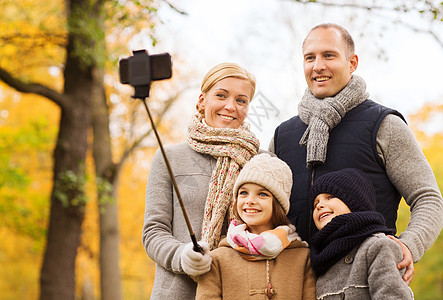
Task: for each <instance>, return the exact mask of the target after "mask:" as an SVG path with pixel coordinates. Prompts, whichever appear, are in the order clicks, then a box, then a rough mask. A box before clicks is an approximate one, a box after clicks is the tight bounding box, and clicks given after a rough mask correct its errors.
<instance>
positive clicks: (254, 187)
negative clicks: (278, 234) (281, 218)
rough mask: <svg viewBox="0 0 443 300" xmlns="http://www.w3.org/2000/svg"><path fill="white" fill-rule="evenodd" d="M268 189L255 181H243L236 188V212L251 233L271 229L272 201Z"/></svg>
mask: <svg viewBox="0 0 443 300" xmlns="http://www.w3.org/2000/svg"><path fill="white" fill-rule="evenodd" d="M273 200H274V196H273V195H272V194H271V192H270V191H269V190H267V189H266V188H264V187H262V186H261V185H258V184H255V183H245V184H243V185H242V186H241V187H240V188H239V190H238V196H237V212H238V215H239V216H240V218H241V219H242V220H243V222H245V223H246V224H247V225H248V228H249V231H250V232H251V233H255V234H260V233H262V232H263V231H266V230H271V229H273V225H272V221H271V219H272V213H273V211H272V203H273Z"/></svg>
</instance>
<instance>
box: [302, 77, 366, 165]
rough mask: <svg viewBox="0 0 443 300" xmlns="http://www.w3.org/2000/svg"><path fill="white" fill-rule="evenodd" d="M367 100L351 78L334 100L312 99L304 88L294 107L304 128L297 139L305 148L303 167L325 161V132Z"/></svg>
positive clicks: (363, 86) (358, 82)
mask: <svg viewBox="0 0 443 300" xmlns="http://www.w3.org/2000/svg"><path fill="white" fill-rule="evenodd" d="M368 97H369V94H368V93H366V83H365V81H364V80H363V79H362V78H361V77H360V76H357V75H353V76H352V78H351V80H350V81H349V83H348V84H347V85H346V86H345V87H344V88H343V89H342V90H341V91H340V92H339V93H338V94H337V95H335V96H334V97H326V98H324V99H318V98H316V97H315V96H314V95H313V94H312V92H311V90H310V89H309V88H308V89H306V91H305V94H304V96H303V98H302V101H301V102H300V104H299V105H298V114H299V116H300V119H301V120H302V121H303V123H305V124H306V125H308V128H307V129H306V131H305V133H304V134H303V136H302V138H301V139H300V142H299V143H300V145H301V146H304V147H306V148H307V155H306V164H307V166H308V167H309V166H310V165H312V164H313V163H316V162H321V163H324V162H325V161H326V151H327V146H328V140H329V131H331V130H332V129H333V128H334V127H335V126H337V125H338V124H339V123H340V121H341V119H342V118H343V117H344V116H345V115H346V113H347V112H349V111H351V110H352V109H353V108H355V107H356V106H358V105H359V104H361V103H362V102H363V101H365V100H366V99H367V98H368Z"/></svg>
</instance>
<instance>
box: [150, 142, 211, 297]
mask: <svg viewBox="0 0 443 300" xmlns="http://www.w3.org/2000/svg"><path fill="white" fill-rule="evenodd" d="M165 151H166V155H167V157H168V159H169V161H170V164H171V167H172V170H173V173H174V176H175V179H176V181H177V184H178V187H179V190H180V194H181V196H182V198H183V202H184V204H185V207H186V210H187V213H188V215H189V219H190V222H191V224H192V227H193V230H194V233H195V236H196V238H197V240H200V239H201V229H202V222H203V214H204V208H205V202H206V196H207V194H208V189H209V181H210V179H211V174H212V170H213V169H214V168H215V165H216V159H215V158H214V157H212V156H210V155H207V154H201V153H198V152H196V151H194V150H192V149H191V147H190V146H189V145H188V144H187V143H183V144H178V145H173V146H167V147H165ZM142 240H143V245H144V246H145V249H146V253H147V254H148V256H149V257H150V258H151V259H152V260H153V261H154V262H155V263H156V269H155V280H154V286H153V288H152V293H151V298H150V299H162V300H163V299H194V297H195V291H196V288H197V284H196V283H195V282H194V280H192V279H191V278H190V277H189V276H188V275H186V274H185V273H184V271H183V268H182V267H181V264H180V255H181V253H182V251H183V248H184V246H185V245H186V243H189V242H191V239H190V236H189V233H188V230H187V227H186V222H185V219H184V217H183V214H182V211H181V208H180V204H179V202H178V199H177V196H176V194H175V193H174V194H173V193H172V183H171V180H170V178H169V174H168V172H167V169H166V165H165V163H164V160H163V156H162V153H161V152H160V151H159V150H157V152H156V153H155V155H154V158H153V160H152V164H151V168H150V171H149V176H148V182H147V188H146V199H145V216H144V225H143V236H142Z"/></svg>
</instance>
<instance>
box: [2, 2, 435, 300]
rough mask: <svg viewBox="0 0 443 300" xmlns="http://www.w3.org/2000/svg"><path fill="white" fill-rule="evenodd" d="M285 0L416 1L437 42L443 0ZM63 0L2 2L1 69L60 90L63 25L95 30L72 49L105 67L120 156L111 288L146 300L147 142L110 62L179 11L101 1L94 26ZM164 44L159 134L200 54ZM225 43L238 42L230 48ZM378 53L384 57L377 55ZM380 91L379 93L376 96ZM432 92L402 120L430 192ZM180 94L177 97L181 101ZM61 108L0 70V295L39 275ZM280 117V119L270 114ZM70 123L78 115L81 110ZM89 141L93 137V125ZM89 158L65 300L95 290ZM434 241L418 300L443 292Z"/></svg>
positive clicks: (166, 130)
mask: <svg viewBox="0 0 443 300" xmlns="http://www.w3.org/2000/svg"><path fill="white" fill-rule="evenodd" d="M71 2H74V3H75V2H76V1H71ZM99 2H100V1H97V3H99ZM289 2H293V4H294V5H299V11H300V14H301V15H303V13H304V12H305V9H306V10H307V9H308V8H309V7H310V6H309V5H319V6H322V7H324V8H325V9H326V10H328V9H332V8H331V7H335V8H339V9H342V8H346V7H347V8H349V9H350V10H351V12H352V11H353V10H356V11H358V10H360V9H364V10H365V9H366V10H367V11H368V12H369V13H372V12H373V11H380V10H381V11H383V10H390V13H394V14H406V13H409V12H411V11H412V10H416V12H417V13H418V14H420V15H421V16H422V17H423V18H425V19H426V21H425V22H429V24H430V26H429V31H427V33H425V34H429V35H430V36H434V38H435V40H436V43H437V44H438V43H440V45H441V41H439V36H438V35H436V36H435V32H434V31H432V29H433V28H434V26H435V25H434V24H435V22H440V23H441V21H442V20H441V8H442V6H443V4H441V3H438V2H436V1H421V0H418V1H407V0H405V1H392V2H391V4H392V5H391V6H390V7H388V8H382V6H381V4H380V3H381V2H380V1H369V0H368V1H365V2H364V3H365V4H364V5H362V4H361V3H360V2H359V4H357V2H355V1H331V2H325V1H289ZM64 3H65V2H63V1H58V0H57V1H49V2H48V1H42V0H32V1H31V0H26V1H19V2H17V1H12V0H0V6H1V7H2V8H1V9H0V45H1V47H0V71H2V70H7V71H8V72H9V73H10V74H13V75H14V76H16V78H18V79H19V80H20V81H21V82H22V83H23V84H32V83H38V84H41V85H44V86H47V87H50V88H51V89H53V90H54V91H60V92H61V91H63V87H64V83H65V82H64V77H63V75H62V73H63V71H64V62H65V58H66V45H67V40H66V39H67V33H68V32H70V31H71V30H72V28H73V27H75V26H77V27H78V28H80V29H81V31H82V34H88V35H89V36H92V37H95V38H96V39H97V40H99V39H102V38H103V39H105V41H106V49H104V48H103V49H101V48H100V49H97V48H96V47H95V48H94V47H92V48H87V47H84V48H82V47H80V48H79V49H80V50H81V49H83V50H84V52H82V53H81V54H80V55H83V56H85V57H92V58H95V59H96V61H97V64H98V65H100V66H101V67H102V69H103V70H104V74H103V76H102V79H103V82H104V87H105V93H106V101H107V104H108V106H109V117H110V122H109V128H110V134H111V138H112V154H113V158H114V161H117V162H121V165H120V168H121V169H120V170H119V172H120V173H119V181H118V185H116V191H115V194H114V198H115V199H114V201H115V202H113V204H115V205H116V207H117V210H118V219H117V222H118V229H119V243H118V248H119V249H120V257H119V261H118V265H119V268H120V274H121V275H120V277H121V287H122V295H121V297H122V298H123V299H148V298H149V294H150V290H151V287H152V284H153V279H154V274H155V270H154V269H155V266H154V263H153V262H152V261H151V260H150V259H149V258H148V256H147V255H146V253H145V250H144V248H143V246H142V243H141V229H142V224H143V211H144V193H145V185H146V180H147V176H148V172H149V165H150V161H151V159H152V156H153V153H154V151H155V149H156V148H157V143H156V141H155V139H154V138H153V137H152V136H151V132H150V130H149V128H150V126H149V124H148V123H147V120H146V113H145V112H144V111H143V108H142V107H140V105H139V103H137V102H136V101H133V100H130V97H129V96H130V94H131V90H130V89H129V88H128V87H124V86H122V85H120V84H119V82H118V73H117V61H118V59H119V58H120V57H121V56H122V55H125V56H128V55H129V54H130V50H132V49H134V48H135V47H136V45H142V46H144V47H145V48H149V49H153V50H154V51H155V52H159V51H164V50H165V49H164V48H162V47H165V45H168V43H166V42H165V41H168V40H174V39H176V38H177V39H178V38H179V37H178V36H177V37H173V36H163V35H162V34H161V32H162V30H161V29H162V28H164V27H167V26H168V24H167V21H169V20H170V19H168V18H165V19H162V18H161V13H158V9H159V8H160V7H165V6H166V7H168V8H169V9H170V10H172V11H173V14H172V18H178V17H180V18H183V19H182V20H186V11H183V10H181V9H179V8H178V7H177V6H178V4H179V1H175V2H174V1H129V0H128V1H126V0H120V1H103V2H102V3H105V5H104V9H105V11H106V14H105V15H106V18H105V25H106V26H105V30H104V31H103V32H101V31H99V30H97V28H96V27H95V25H94V24H90V23H88V22H86V21H87V20H89V21H91V19H86V18H85V19H83V18H82V17H81V16H80V17H78V19H76V20H77V21H78V23H76V24H74V25H73V24H68V22H67V20H66V11H67V9H66V7H65V4H64ZM91 3H95V1H91ZM267 3H268V4H269V5H270V4H271V2H267ZM393 3H395V5H398V6H395V5H394V4H393ZM249 5H251V4H250V3H249ZM365 5H366V6H365ZM359 6H361V7H359ZM368 8H370V9H368ZM263 9H265V8H263ZM357 15H358V13H351V16H354V17H353V18H354V19H355V18H356V16H357ZM220 18H221V19H220V20H219V22H222V16H221V17H220ZM165 20H167V21H165ZM82 21H84V22H82ZM214 21H215V22H217V20H214ZM386 22H394V20H388V21H386ZM288 26H289V27H290V25H288ZM356 26H357V25H356ZM409 26H411V25H410V24H409ZM77 27H76V28H77ZM437 28H439V27H437ZM80 29H78V30H80ZM88 29H90V30H89V31H88ZM85 32H86V33H85ZM421 32H423V30H422V31H421ZM362 35H363V38H365V37H366V36H364V34H363V33H362ZM105 37H106V38H105ZM360 38H362V37H360ZM373 38H374V37H373V36H369V33H368V36H367V39H368V40H369V41H372V40H373ZM140 41H142V42H140ZM297 43H301V40H300V39H298V40H297ZM215 46H217V45H215ZM240 46H241V45H240ZM442 48H443V46H442ZM105 50H106V51H105ZM173 51H174V53H173V57H174V77H173V79H172V80H171V81H169V82H164V83H156V84H155V85H154V89H153V91H152V95H151V99H150V105H151V107H152V108H153V111H154V113H155V115H156V116H157V117H158V120H162V122H161V123H160V124H159V131H160V134H161V135H162V138H163V140H164V143H166V144H167V143H176V142H179V141H183V140H184V139H185V136H184V132H185V130H183V128H182V127H183V126H181V127H180V124H181V123H180V122H183V119H186V120H187V119H188V117H189V116H190V114H191V113H192V111H193V109H194V104H193V103H195V101H196V99H197V97H198V88H196V86H198V83H199V81H200V80H201V78H200V77H201V76H200V74H202V71H201V70H199V69H198V68H197V66H196V65H198V63H199V62H195V61H191V62H186V58H184V55H183V54H180V51H179V49H173ZM195 51H198V49H195ZM231 51H236V52H241V51H243V50H241V47H237V48H232V49H231ZM200 55H202V56H204V55H207V56H211V53H209V52H204V53H201V54H200ZM377 55H378V54H377ZM377 55H376V56H377ZM234 56H235V55H234ZM244 56H247V55H244ZM420 56H422V55H421V54H420ZM236 57H237V56H236ZM215 59H216V60H217V59H218V58H215ZM249 59H250V57H246V58H245V61H248V60H249ZM382 62H383V59H381V60H380V64H381V63H382ZM200 63H201V62H200ZM436 63H440V64H441V62H436ZM193 67H195V69H193ZM210 67H212V65H206V64H204V66H203V69H204V71H206V70H207V69H209V68H210ZM430 67H432V66H431V65H430ZM294 72H301V70H299V69H297V70H294ZM0 75H1V74H0ZM196 75H198V76H196ZM265 85H266V81H265V82H263V81H262V82H259V86H258V90H264V89H265V88H264V86H265ZM301 85H304V84H301ZM368 88H369V90H370V89H371V87H368ZM189 91H191V93H190V92H189ZM379 96H380V97H381V98H383V95H379ZM442 97H443V94H442V95H441V96H440V97H439V98H438V99H424V101H423V102H422V104H420V107H419V109H417V110H416V111H414V112H413V113H409V114H408V115H407V119H408V121H409V125H410V127H411V129H412V130H413V132H414V134H415V136H416V137H417V139H418V141H419V143H420V144H421V146H422V149H423V152H424V154H425V155H426V157H427V158H428V161H429V163H430V164H431V166H432V168H433V170H434V173H435V176H436V178H437V182H438V184H439V187H440V190H441V189H442V187H443V130H442V129H441V127H438V126H437V127H435V124H436V120H437V123H440V124H441V120H443V104H442V103H443V98H442ZM180 99H182V100H180ZM190 99H192V100H190ZM194 99H195V101H194ZM289 101H293V100H292V99H289ZM190 102H191V104H190ZM182 104H185V105H186V106H185V107H182ZM286 104H288V103H286ZM286 104H285V105H286ZM399 105H401V104H399ZM282 107H283V106H282ZM284 107H286V106H284ZM400 111H401V109H400ZM290 114H292V111H291V112H290ZM183 115H185V117H183ZM163 117H164V118H163ZM60 118H61V111H60V108H59V106H57V105H56V104H55V103H54V102H53V101H50V100H48V98H46V97H43V96H42V95H37V94H35V93H21V92H18V91H17V90H16V89H14V88H11V85H10V84H8V83H6V82H5V80H3V81H1V80H0V240H1V241H2V242H1V243H0V265H1V266H2V267H1V268H0V290H1V291H2V295H1V296H0V298H1V299H5V300H12V299H14V300H15V299H38V298H39V293H40V281H39V278H40V272H41V266H42V261H43V255H44V251H45V244H46V238H47V233H48V222H49V218H50V211H49V205H50V194H51V190H52V189H53V185H54V181H53V164H54V157H53V151H54V148H55V146H56V143H57V135H58V131H59V121H60ZM162 118H163V119H162ZM186 120H185V121H186ZM281 121H283V120H281V119H280V120H277V122H281ZM78 122H81V118H80V119H79V120H78ZM429 128H433V129H432V130H429ZM435 128H437V129H436V130H435ZM88 141H89V144H90V145H92V141H93V137H92V133H90V136H89V138H88ZM266 147H267V145H266V144H265V145H262V148H266ZM123 158H124V159H123ZM94 165H95V160H94V157H93V153H92V146H90V147H89V148H88V152H87V156H86V160H85V162H84V166H85V176H84V193H85V196H86V197H85V199H86V202H85V205H84V220H83V223H82V227H81V231H82V233H81V240H80V245H79V247H78V252H77V256H76V259H75V299H84V300H86V299H88V300H90V299H101V291H100V272H101V271H100V249H99V248H100V228H99V227H100V225H99V223H100V220H99V219H100V213H101V212H100V209H101V206H100V203H99V201H102V199H100V200H98V199H97V198H98V196H97V194H98V193H97V190H98V189H99V188H100V184H97V180H98V179H97V174H96V169H95V166H94ZM408 209H409V208H408V207H407V206H406V205H405V204H404V203H403V202H402V205H401V207H400V212H399V219H398V228H399V232H401V231H403V230H404V229H405V228H406V225H407V223H408V220H409V211H408ZM442 251H443V237H442V236H441V235H440V237H439V238H438V239H437V241H436V242H435V244H434V245H433V247H432V248H431V249H430V250H428V251H427V252H426V254H425V255H424V257H423V259H422V260H421V261H420V262H419V263H417V264H416V273H415V276H414V279H413V282H412V284H411V287H412V289H413V291H414V293H415V296H416V299H419V300H431V299H432V300H434V299H443V296H442V295H443V256H442V255H441V252H442ZM60 255H63V253H60Z"/></svg>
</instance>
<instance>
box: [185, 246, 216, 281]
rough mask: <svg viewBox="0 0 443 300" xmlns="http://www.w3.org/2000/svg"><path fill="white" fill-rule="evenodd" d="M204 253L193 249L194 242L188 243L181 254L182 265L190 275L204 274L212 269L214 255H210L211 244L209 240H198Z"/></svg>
mask: <svg viewBox="0 0 443 300" xmlns="http://www.w3.org/2000/svg"><path fill="white" fill-rule="evenodd" d="M198 244H199V245H200V246H201V247H202V249H203V253H204V254H202V253H200V252H196V251H194V250H193V247H194V244H193V243H192V242H191V243H189V244H186V246H185V248H184V249H183V252H182V254H181V266H182V268H183V271H185V273H186V274H188V275H190V276H198V275H203V274H205V273H207V272H209V270H211V262H212V257H211V255H209V245H208V243H207V242H201V241H200V242H198Z"/></svg>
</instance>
